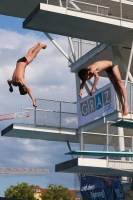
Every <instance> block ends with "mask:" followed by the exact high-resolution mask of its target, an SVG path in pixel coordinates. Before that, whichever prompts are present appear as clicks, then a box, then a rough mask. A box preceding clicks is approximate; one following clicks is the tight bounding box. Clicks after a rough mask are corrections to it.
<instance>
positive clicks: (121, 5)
mask: <svg viewBox="0 0 133 200" xmlns="http://www.w3.org/2000/svg"><path fill="white" fill-rule="evenodd" d="M120 19H121V22H122V2H121V0H120Z"/></svg>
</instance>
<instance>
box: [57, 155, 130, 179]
mask: <svg viewBox="0 0 133 200" xmlns="http://www.w3.org/2000/svg"><path fill="white" fill-rule="evenodd" d="M120 162H121V161H120V160H119V162H116V164H117V165H115V168H113V167H112V164H111V163H112V161H109V163H108V166H107V160H106V159H94V158H81V157H80V158H75V159H71V160H68V161H66V162H62V163H59V164H56V165H55V172H61V173H62V172H63V173H79V174H88V175H93V174H94V175H108V176H127V177H132V176H133V170H129V166H128V168H127V169H126V167H125V168H123V169H121V168H120ZM126 162H127V161H126ZM124 164H125V163H124ZM116 166H117V168H116ZM131 167H132V165H131V166H130V168H131Z"/></svg>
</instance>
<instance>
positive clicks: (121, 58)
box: [116, 47, 133, 83]
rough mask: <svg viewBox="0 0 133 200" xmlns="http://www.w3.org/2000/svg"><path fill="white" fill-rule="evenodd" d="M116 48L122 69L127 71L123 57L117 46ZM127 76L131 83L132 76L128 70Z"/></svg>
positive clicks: (132, 80)
mask: <svg viewBox="0 0 133 200" xmlns="http://www.w3.org/2000/svg"><path fill="white" fill-rule="evenodd" d="M116 50H117V56H118V58H119V60H120V62H121V64H122V67H123V69H124V71H125V72H127V65H126V63H125V61H124V59H123V56H122V54H121V52H120V50H119V49H118V47H116ZM128 77H129V79H130V81H131V82H132V83H133V77H132V75H131V73H130V72H129V73H128Z"/></svg>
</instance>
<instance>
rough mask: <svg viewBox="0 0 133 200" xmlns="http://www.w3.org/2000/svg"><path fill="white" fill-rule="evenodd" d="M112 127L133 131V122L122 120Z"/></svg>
mask: <svg viewBox="0 0 133 200" xmlns="http://www.w3.org/2000/svg"><path fill="white" fill-rule="evenodd" d="M111 126H116V127H122V128H127V129H133V120H128V119H122V120H119V121H117V122H114V123H112V124H111Z"/></svg>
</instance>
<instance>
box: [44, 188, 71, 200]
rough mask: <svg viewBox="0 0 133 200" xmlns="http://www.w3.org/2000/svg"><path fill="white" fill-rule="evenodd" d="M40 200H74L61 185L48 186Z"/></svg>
mask: <svg viewBox="0 0 133 200" xmlns="http://www.w3.org/2000/svg"><path fill="white" fill-rule="evenodd" d="M41 198H42V200H74V198H73V196H72V193H71V191H70V190H68V188H66V187H63V186H62V185H55V184H50V185H49V186H48V187H47V189H46V190H45V191H44V192H43V193H42V195H41Z"/></svg>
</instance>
